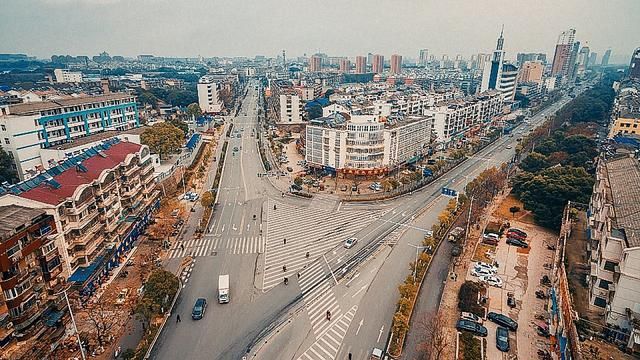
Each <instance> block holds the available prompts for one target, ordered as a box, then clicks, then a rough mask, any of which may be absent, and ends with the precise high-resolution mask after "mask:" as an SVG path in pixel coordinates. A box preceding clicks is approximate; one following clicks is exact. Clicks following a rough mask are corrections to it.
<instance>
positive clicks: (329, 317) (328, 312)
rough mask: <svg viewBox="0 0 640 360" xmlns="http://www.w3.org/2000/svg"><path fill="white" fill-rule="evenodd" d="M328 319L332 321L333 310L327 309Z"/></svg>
mask: <svg viewBox="0 0 640 360" xmlns="http://www.w3.org/2000/svg"><path fill="white" fill-rule="evenodd" d="M327 320H329V321H331V311H329V310H327Z"/></svg>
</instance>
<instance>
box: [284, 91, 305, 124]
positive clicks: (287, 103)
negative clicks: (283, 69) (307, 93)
mask: <svg viewBox="0 0 640 360" xmlns="http://www.w3.org/2000/svg"><path fill="white" fill-rule="evenodd" d="M303 113H304V104H303V102H302V99H301V98H300V95H299V94H298V92H296V91H284V92H283V93H281V94H280V118H279V121H278V124H282V125H286V124H302V123H303V122H304V120H303V118H302V114H303Z"/></svg>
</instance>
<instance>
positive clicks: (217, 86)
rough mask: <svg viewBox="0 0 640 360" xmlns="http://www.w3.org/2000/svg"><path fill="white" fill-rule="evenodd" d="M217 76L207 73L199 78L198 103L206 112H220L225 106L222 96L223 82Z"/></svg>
mask: <svg viewBox="0 0 640 360" xmlns="http://www.w3.org/2000/svg"><path fill="white" fill-rule="evenodd" d="M217 80H219V79H217V77H215V76H212V75H205V76H203V77H201V78H200V80H198V86H197V89H198V104H199V105H200V109H201V110H202V111H203V112H205V113H211V114H216V113H220V112H221V111H222V109H223V108H224V104H223V103H222V99H221V98H220V90H221V89H222V87H221V82H220V81H217Z"/></svg>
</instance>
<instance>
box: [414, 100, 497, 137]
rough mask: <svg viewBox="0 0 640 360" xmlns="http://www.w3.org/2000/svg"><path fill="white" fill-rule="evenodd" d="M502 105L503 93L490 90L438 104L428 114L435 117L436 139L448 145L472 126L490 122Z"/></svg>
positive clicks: (434, 129)
mask: <svg viewBox="0 0 640 360" xmlns="http://www.w3.org/2000/svg"><path fill="white" fill-rule="evenodd" d="M502 107H503V100H502V94H501V93H500V92H498V91H495V90H489V91H485V92H483V93H480V94H478V95H476V96H473V97H470V98H466V99H455V100H448V101H445V102H442V103H439V104H436V105H435V106H434V107H433V108H431V109H429V110H427V111H426V114H427V115H429V116H431V117H432V118H433V129H432V130H433V132H434V134H435V135H436V141H437V142H438V143H440V144H442V145H443V146H445V147H447V146H450V145H451V143H452V142H453V141H454V140H456V139H457V138H462V137H464V135H465V133H466V132H467V131H469V130H471V129H472V128H475V127H477V126H481V125H483V124H487V123H489V122H490V121H491V120H492V119H493V118H494V117H495V116H496V115H498V114H500V113H501V112H502Z"/></svg>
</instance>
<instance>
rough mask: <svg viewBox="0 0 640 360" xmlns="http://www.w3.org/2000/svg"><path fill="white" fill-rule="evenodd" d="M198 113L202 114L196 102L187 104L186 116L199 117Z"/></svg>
mask: <svg viewBox="0 0 640 360" xmlns="http://www.w3.org/2000/svg"><path fill="white" fill-rule="evenodd" d="M200 115H202V110H201V109H200V105H199V104H198V103H191V104H189V106H187V116H188V117H189V118H197V117H200Z"/></svg>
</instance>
